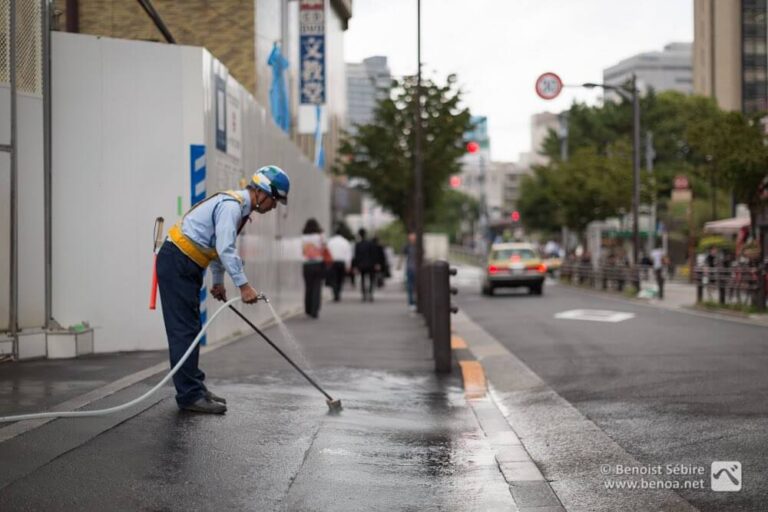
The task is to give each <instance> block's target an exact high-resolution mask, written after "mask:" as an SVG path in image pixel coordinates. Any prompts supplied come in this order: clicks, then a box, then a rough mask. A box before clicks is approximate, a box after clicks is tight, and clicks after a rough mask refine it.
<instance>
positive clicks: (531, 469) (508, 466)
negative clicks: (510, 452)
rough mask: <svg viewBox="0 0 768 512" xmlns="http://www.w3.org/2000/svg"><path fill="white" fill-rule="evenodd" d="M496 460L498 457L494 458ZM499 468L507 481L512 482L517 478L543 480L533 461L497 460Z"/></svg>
mask: <svg viewBox="0 0 768 512" xmlns="http://www.w3.org/2000/svg"><path fill="white" fill-rule="evenodd" d="M496 460H497V461H498V459H496ZM499 469H501V473H502V474H503V475H504V479H506V481H507V482H509V483H512V482H515V481H518V480H538V481H542V482H543V481H544V477H543V476H542V474H541V472H540V471H539V468H537V467H536V464H534V463H533V462H530V461H529V462H499Z"/></svg>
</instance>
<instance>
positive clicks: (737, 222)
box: [704, 217, 750, 235]
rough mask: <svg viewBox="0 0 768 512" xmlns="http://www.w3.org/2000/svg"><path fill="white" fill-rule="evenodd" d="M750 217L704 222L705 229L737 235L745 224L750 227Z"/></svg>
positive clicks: (711, 231) (722, 233)
mask: <svg viewBox="0 0 768 512" xmlns="http://www.w3.org/2000/svg"><path fill="white" fill-rule="evenodd" d="M749 224H750V222H749V217H732V218H730V219H721V220H713V221H711V222H707V223H706V224H704V231H706V232H707V233H717V234H720V235H735V234H737V233H738V232H739V230H740V229H741V228H743V227H744V226H747V227H749Z"/></svg>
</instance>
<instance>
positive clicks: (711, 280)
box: [560, 263, 768, 311]
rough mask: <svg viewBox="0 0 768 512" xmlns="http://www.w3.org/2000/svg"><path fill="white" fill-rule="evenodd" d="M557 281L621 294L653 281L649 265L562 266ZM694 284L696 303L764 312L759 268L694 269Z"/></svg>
mask: <svg viewBox="0 0 768 512" xmlns="http://www.w3.org/2000/svg"><path fill="white" fill-rule="evenodd" d="M560 279H561V280H562V281H564V282H566V283H570V284H578V285H582V286H590V287H592V288H598V289H602V290H610V289H613V290H616V291H619V292H621V291H623V290H624V288H625V287H626V286H627V285H630V284H631V285H633V286H634V287H635V289H636V290H639V288H640V286H639V285H640V282H641V280H647V279H651V280H652V279H654V273H653V268H652V267H650V266H648V265H638V266H637V267H630V266H626V265H613V266H608V265H604V266H601V267H592V265H591V264H590V263H564V264H563V265H562V266H561V267H560ZM693 282H694V284H695V285H696V301H697V302H704V301H705V300H711V301H717V302H718V303H719V304H722V305H727V304H731V305H739V306H753V307H754V308H756V309H757V310H760V311H764V310H765V309H766V289H768V275H766V272H765V270H762V269H760V268H757V267H696V268H694V270H693Z"/></svg>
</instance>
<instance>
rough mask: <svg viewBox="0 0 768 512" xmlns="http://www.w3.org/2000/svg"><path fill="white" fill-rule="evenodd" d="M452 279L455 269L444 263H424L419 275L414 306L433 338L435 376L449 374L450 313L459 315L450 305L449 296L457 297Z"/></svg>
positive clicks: (438, 261)
mask: <svg viewBox="0 0 768 512" xmlns="http://www.w3.org/2000/svg"><path fill="white" fill-rule="evenodd" d="M455 275H456V269H455V268H450V266H449V265H448V262H447V261H443V260H437V261H432V262H429V263H425V264H424V265H423V266H422V267H421V271H420V272H419V282H418V283H417V287H418V288H417V289H418V303H417V306H418V311H419V313H421V314H422V315H423V316H424V320H425V321H426V324H427V330H428V332H429V336H430V338H432V351H433V356H434V359H435V371H436V372H437V373H450V372H451V313H457V312H458V311H459V309H458V308H457V307H456V306H455V305H453V304H451V295H456V293H458V290H457V289H456V288H453V287H452V286H451V283H450V281H451V279H450V276H455Z"/></svg>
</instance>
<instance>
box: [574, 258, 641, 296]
mask: <svg viewBox="0 0 768 512" xmlns="http://www.w3.org/2000/svg"><path fill="white" fill-rule="evenodd" d="M652 273H653V269H652V268H651V267H649V266H645V265H638V266H637V267H630V266H626V265H605V266H602V267H593V266H592V264H591V263H563V264H562V265H561V266H560V280H562V281H565V282H569V283H571V284H580V285H584V284H587V285H589V286H591V287H592V288H600V289H602V290H609V289H614V290H617V291H623V290H624V288H625V287H626V285H627V284H631V285H632V286H634V287H635V289H636V290H639V289H640V280H641V278H642V277H644V276H649V275H653V274H652Z"/></svg>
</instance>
